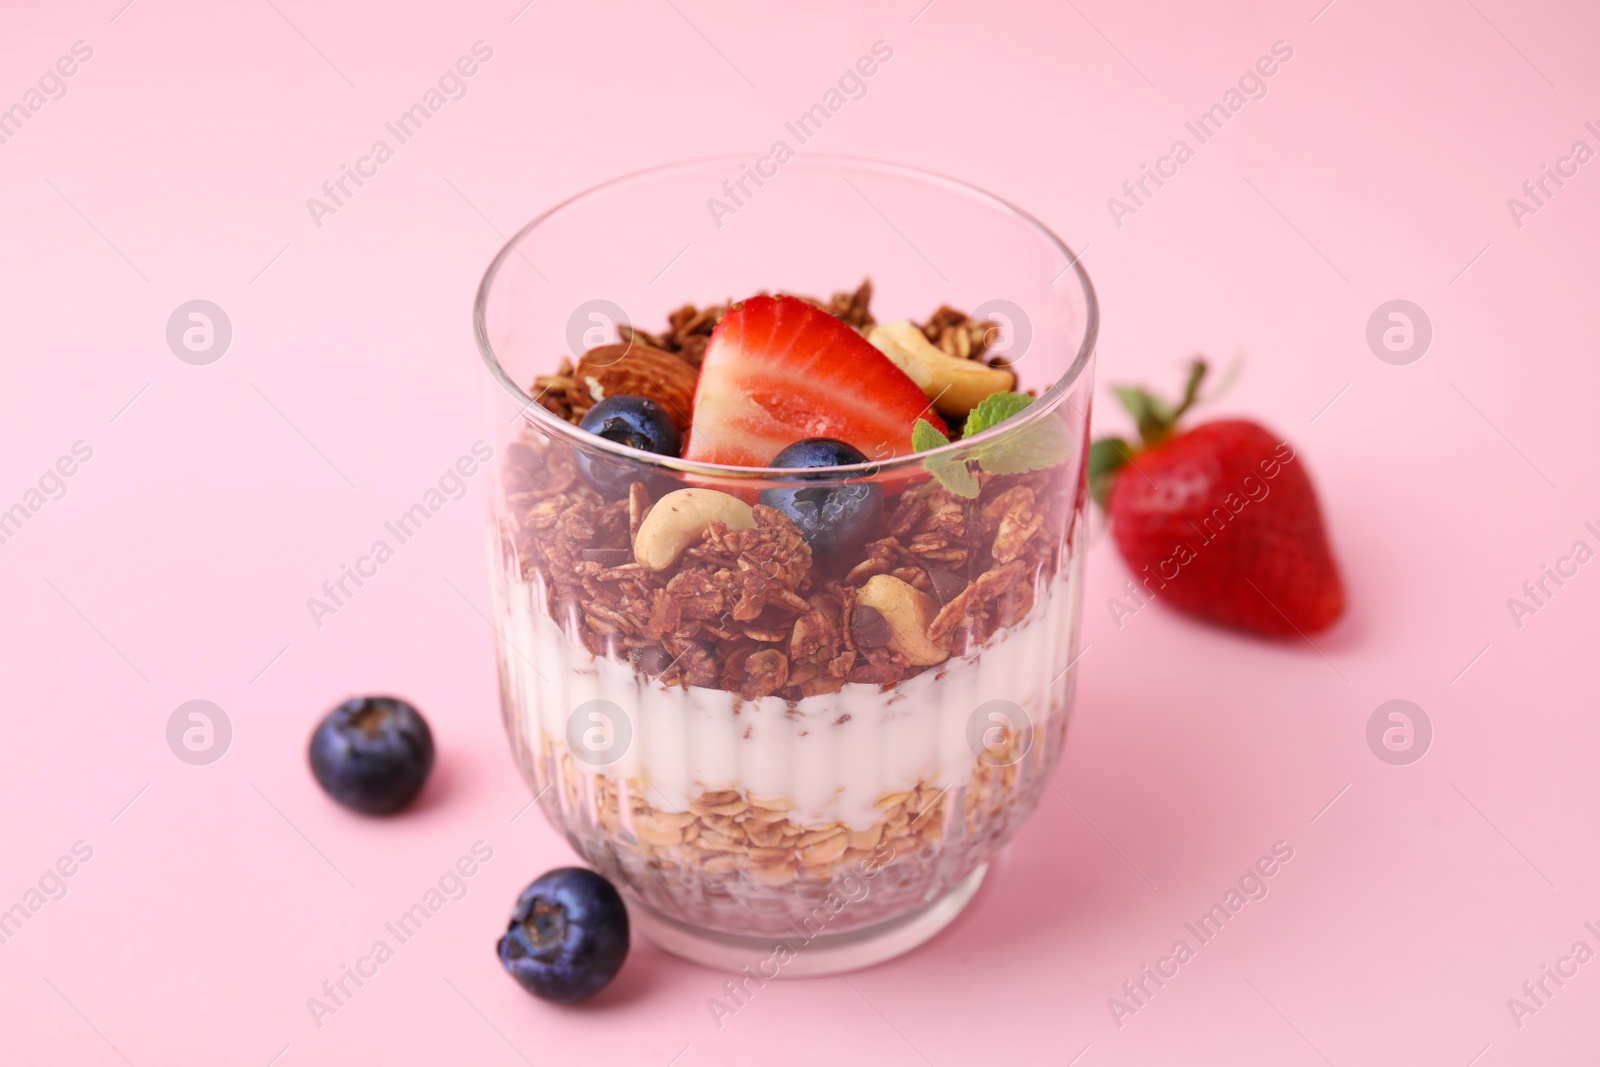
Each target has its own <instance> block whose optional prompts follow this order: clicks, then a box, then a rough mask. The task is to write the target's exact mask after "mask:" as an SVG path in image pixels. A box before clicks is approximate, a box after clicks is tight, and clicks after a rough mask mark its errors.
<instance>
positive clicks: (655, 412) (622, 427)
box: [578, 395, 681, 456]
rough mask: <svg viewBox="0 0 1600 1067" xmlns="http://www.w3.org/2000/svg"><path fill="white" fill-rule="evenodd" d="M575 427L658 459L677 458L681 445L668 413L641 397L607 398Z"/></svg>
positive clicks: (651, 401)
mask: <svg viewBox="0 0 1600 1067" xmlns="http://www.w3.org/2000/svg"><path fill="white" fill-rule="evenodd" d="M578 425H579V427H581V428H582V429H585V430H588V431H589V432H590V433H592V434H594V435H595V436H596V437H604V438H605V439H606V440H607V441H615V442H616V443H617V444H619V445H627V446H628V447H629V448H637V449H639V450H640V451H641V452H654V453H655V454H656V455H658V456H676V455H677V454H678V448H679V445H680V443H681V439H680V437H679V435H678V428H677V426H675V425H673V422H672V416H671V415H669V414H668V413H667V409H666V408H664V407H662V406H661V405H660V404H658V403H656V402H655V401H654V400H647V399H645V398H644V397H642V396H627V395H622V396H608V397H606V398H605V399H604V400H602V401H600V403H598V404H596V405H595V406H594V407H592V408H590V409H589V411H588V413H587V414H586V415H584V417H583V421H582V422H580V423H578Z"/></svg>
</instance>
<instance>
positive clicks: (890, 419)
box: [683, 296, 945, 467]
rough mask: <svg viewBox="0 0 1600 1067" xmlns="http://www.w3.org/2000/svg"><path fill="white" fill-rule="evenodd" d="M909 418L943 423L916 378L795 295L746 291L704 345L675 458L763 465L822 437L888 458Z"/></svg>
mask: <svg viewBox="0 0 1600 1067" xmlns="http://www.w3.org/2000/svg"><path fill="white" fill-rule="evenodd" d="M918 418H923V419H927V420H928V421H929V422H931V423H933V424H934V425H935V426H937V427H938V428H939V429H940V430H941V431H942V430H944V428H945V426H944V423H943V422H942V421H941V420H940V418H939V416H938V415H936V414H934V412H933V409H932V408H931V407H929V405H928V398H927V397H926V396H924V395H923V393H922V390H921V389H920V388H918V387H917V383H916V382H914V381H912V380H911V379H910V378H909V377H907V376H906V374H905V372H904V371H902V370H900V368H899V367H896V366H895V365H894V364H893V363H892V362H890V360H889V357H888V356H885V355H884V354H883V353H882V352H879V351H878V350H877V349H876V348H875V347H873V346H872V344H871V343H870V342H868V341H867V339H866V338H864V337H862V336H861V335H860V334H859V333H857V332H856V331H855V330H853V329H851V328H850V327H849V326H847V325H845V324H844V323H843V322H840V321H839V320H838V319H837V318H835V317H834V316H832V315H830V314H828V313H827V312H826V311H823V310H822V309H821V308H817V307H813V306H812V305H810V304H808V303H806V302H805V301H804V300H797V299H795V298H794V297H792V296H782V297H777V298H773V297H770V296H754V297H751V298H750V299H749V300H746V301H744V302H743V303H741V304H738V305H737V306H735V307H733V308H731V309H730V310H729V311H728V313H727V314H726V315H724V316H723V317H722V321H721V322H719V323H718V324H717V328H716V330H714V331H713V332H712V334H711V341H710V342H709V343H708V344H707V345H706V352H705V359H704V360H703V361H702V362H701V364H700V383H699V385H698V387H697V388H696V389H695V394H694V417H693V420H692V421H691V423H690V426H689V441H688V443H687V445H685V447H684V450H683V456H684V458H685V459H691V460H695V461H697V462H700V463H723V464H729V465H732V466H738V467H764V466H766V465H768V464H769V463H771V462H772V458H773V457H774V456H776V455H777V454H778V453H779V452H780V451H782V450H783V448H784V447H785V446H786V445H791V444H793V443H794V442H796V441H798V440H800V439H802V438H806V437H832V438H834V439H836V440H839V441H844V442H846V443H847V444H851V445H854V446H855V447H856V448H858V449H860V450H861V451H862V452H864V453H865V454H866V455H867V456H869V457H871V458H873V459H888V458H889V457H891V456H904V455H909V454H911V452H912V451H913V449H912V447H911V425H912V423H914V422H915V421H916V420H917V419H918Z"/></svg>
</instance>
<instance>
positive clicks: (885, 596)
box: [856, 574, 950, 667]
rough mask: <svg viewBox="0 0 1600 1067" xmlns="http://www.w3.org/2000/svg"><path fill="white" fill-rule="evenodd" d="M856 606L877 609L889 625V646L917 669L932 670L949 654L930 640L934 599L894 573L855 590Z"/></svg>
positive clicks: (948, 656)
mask: <svg viewBox="0 0 1600 1067" xmlns="http://www.w3.org/2000/svg"><path fill="white" fill-rule="evenodd" d="M856 603H857V604H861V605H865V606H866V607H869V608H876V609H877V611H878V614H880V615H882V616H883V620H884V621H885V622H887V623H888V624H889V630H890V637H889V647H890V648H892V649H894V650H895V651H896V652H898V653H900V654H901V655H902V656H904V657H905V658H906V659H907V660H908V661H909V662H910V663H911V664H913V665H914V666H917V667H931V666H933V665H934V664H936V663H943V662H944V661H945V660H947V659H949V658H950V653H948V652H946V651H945V650H944V649H942V648H940V647H939V646H938V645H936V644H934V643H933V642H932V641H930V640H928V624H929V623H931V622H933V617H934V615H936V614H938V608H937V607H936V606H935V605H934V602H933V598H932V597H930V596H929V595H928V594H927V593H924V592H923V591H922V590H920V589H918V588H917V587H916V586H914V585H911V584H910V583H908V582H903V581H901V580H900V579H899V578H896V577H895V576H894V575H892V574H879V575H877V576H875V577H874V578H873V579H872V580H871V581H869V582H867V584H866V585H864V586H862V587H861V588H860V589H858V590H856Z"/></svg>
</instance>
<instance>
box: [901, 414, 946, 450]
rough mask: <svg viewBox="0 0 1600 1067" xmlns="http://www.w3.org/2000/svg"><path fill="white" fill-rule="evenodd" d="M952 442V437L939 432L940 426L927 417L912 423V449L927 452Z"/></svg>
mask: <svg viewBox="0 0 1600 1067" xmlns="http://www.w3.org/2000/svg"><path fill="white" fill-rule="evenodd" d="M949 443H950V438H948V437H946V436H945V435H944V434H942V433H940V432H939V428H938V427H937V426H935V425H934V424H933V423H931V422H929V421H928V420H927V419H918V420H917V421H916V422H914V423H912V424H911V451H913V452H927V451H929V450H930V449H934V448H943V447H944V446H945V445H947V444H949Z"/></svg>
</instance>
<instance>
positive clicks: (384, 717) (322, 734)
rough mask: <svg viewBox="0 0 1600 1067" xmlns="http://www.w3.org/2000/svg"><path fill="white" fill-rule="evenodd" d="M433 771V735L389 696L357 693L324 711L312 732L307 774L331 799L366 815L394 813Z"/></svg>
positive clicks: (419, 718)
mask: <svg viewBox="0 0 1600 1067" xmlns="http://www.w3.org/2000/svg"><path fill="white" fill-rule="evenodd" d="M432 769H433V733H432V732H431V731H430V730H429V729H428V724H427V722H426V721H424V720H423V718H422V716H421V715H419V714H418V713H417V709H416V708H414V707H412V706H411V705H410V704H407V703H406V702H405V701H403V700H396V699H395V698H394V697H357V698H355V699H354V700H347V701H345V702H344V703H343V704H340V705H339V706H338V707H336V708H334V709H333V710H332V711H330V712H328V715H327V717H326V718H325V719H323V720H322V722H321V723H320V724H319V725H318V726H317V729H316V731H315V732H314V733H313V734H312V735H311V773H312V774H314V775H316V778H317V783H318V784H319V785H321V786H322V788H323V790H324V791H326V792H327V794H328V795H329V796H330V797H332V798H333V799H335V800H337V801H338V802H339V803H341V804H343V805H344V806H345V807H347V808H351V809H353V810H355V811H361V812H366V813H367V814H369V815H387V814H389V813H390V812H394V811H399V810H400V809H401V808H403V807H405V806H406V805H407V804H409V803H411V801H412V799H413V798H414V797H416V795H417V794H418V793H420V792H422V786H423V783H424V782H426V781H427V780H428V772H429V771H430V770H432Z"/></svg>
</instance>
